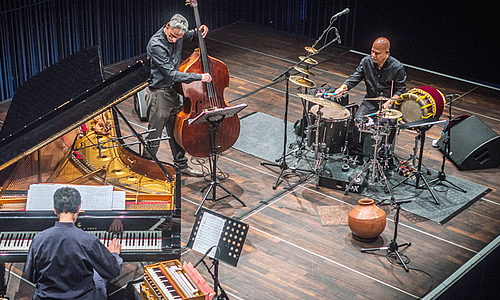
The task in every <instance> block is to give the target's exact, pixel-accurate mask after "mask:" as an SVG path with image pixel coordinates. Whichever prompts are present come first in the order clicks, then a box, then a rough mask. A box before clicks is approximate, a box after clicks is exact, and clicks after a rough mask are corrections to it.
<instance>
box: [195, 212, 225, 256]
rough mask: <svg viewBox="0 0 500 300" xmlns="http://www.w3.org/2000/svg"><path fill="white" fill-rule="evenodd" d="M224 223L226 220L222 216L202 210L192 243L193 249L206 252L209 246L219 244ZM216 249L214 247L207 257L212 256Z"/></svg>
mask: <svg viewBox="0 0 500 300" xmlns="http://www.w3.org/2000/svg"><path fill="white" fill-rule="evenodd" d="M225 223H226V221H225V220H224V219H223V218H221V217H218V216H216V215H213V214H211V213H207V212H204V213H203V216H202V218H201V222H200V227H199V228H198V232H197V233H196V239H195V240H194V243H193V250H194V251H197V252H199V253H206V252H207V251H208V249H209V248H210V247H212V246H217V245H219V239H220V237H221V235H222V232H223V230H224V224H225ZM216 251H217V248H215V247H214V248H213V249H212V250H211V251H210V253H209V254H208V257H210V258H214V257H215V253H216Z"/></svg>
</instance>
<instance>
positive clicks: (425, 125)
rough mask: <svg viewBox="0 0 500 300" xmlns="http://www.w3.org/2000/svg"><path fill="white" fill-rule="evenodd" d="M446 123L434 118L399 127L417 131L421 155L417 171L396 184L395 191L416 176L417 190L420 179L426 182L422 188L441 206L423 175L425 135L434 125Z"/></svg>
mask: <svg viewBox="0 0 500 300" xmlns="http://www.w3.org/2000/svg"><path fill="white" fill-rule="evenodd" d="M444 122H445V121H444V120H443V121H440V120H439V118H437V117H434V118H430V119H428V120H419V121H415V122H410V123H406V124H403V125H401V126H400V127H399V128H400V129H410V128H412V129H415V130H417V132H418V138H419V139H420V153H419V156H418V167H417V169H416V170H414V171H412V172H411V173H410V175H408V177H406V178H405V179H404V180H402V181H401V182H399V183H398V184H396V185H395V186H394V187H393V189H395V188H396V187H398V186H399V185H401V184H403V183H405V182H406V181H408V179H410V178H411V177H413V175H415V188H417V189H419V188H421V186H420V179H422V181H423V182H424V185H423V186H422V187H425V188H426V189H427V190H428V191H429V192H430V193H431V196H432V198H433V199H434V202H435V203H436V205H439V200H438V199H437V197H436V195H435V194H434V192H433V191H432V189H431V187H430V185H429V182H428V181H427V179H425V177H424V175H423V173H422V158H423V156H424V143H425V133H426V132H427V130H429V129H431V127H432V126H433V125H434V124H439V123H444ZM416 143H417V141H416V140H415V144H416ZM415 146H416V145H415Z"/></svg>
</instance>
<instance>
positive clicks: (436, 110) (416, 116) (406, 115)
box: [394, 86, 446, 122]
mask: <svg viewBox="0 0 500 300" xmlns="http://www.w3.org/2000/svg"><path fill="white" fill-rule="evenodd" d="M445 103H446V101H445V97H444V95H443V94H442V93H441V92H440V91H439V90H438V89H435V88H433V87H430V86H421V87H419V88H415V89H412V90H410V91H409V92H408V93H404V94H402V95H401V99H398V100H396V103H395V104H394V106H395V108H396V109H398V110H400V111H401V113H402V114H403V121H405V122H414V121H418V120H423V119H428V118H432V117H437V118H439V117H440V116H441V114H442V113H443V109H444V104H445Z"/></svg>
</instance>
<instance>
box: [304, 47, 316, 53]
mask: <svg viewBox="0 0 500 300" xmlns="http://www.w3.org/2000/svg"><path fill="white" fill-rule="evenodd" d="M305 49H306V51H307V52H309V53H312V54H316V53H318V50H316V49H315V48H314V47H309V46H308V47H305Z"/></svg>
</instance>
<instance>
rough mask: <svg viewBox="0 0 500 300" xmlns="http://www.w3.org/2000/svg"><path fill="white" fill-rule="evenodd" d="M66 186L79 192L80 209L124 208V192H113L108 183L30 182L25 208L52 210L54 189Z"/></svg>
mask: <svg viewBox="0 0 500 300" xmlns="http://www.w3.org/2000/svg"><path fill="white" fill-rule="evenodd" d="M66 186H70V187H73V188H75V189H77V190H78V192H79V193H80V196H81V198H82V204H81V208H80V210H112V209H115V210H116V209H125V192H117V193H116V194H115V193H114V192H113V187H112V186H110V185H104V186H94V185H64V184H32V185H31V186H30V188H29V190H28V199H27V202H26V210H53V209H54V193H55V191H56V190H57V189H59V188H62V187H66ZM115 202H116V203H115Z"/></svg>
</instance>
